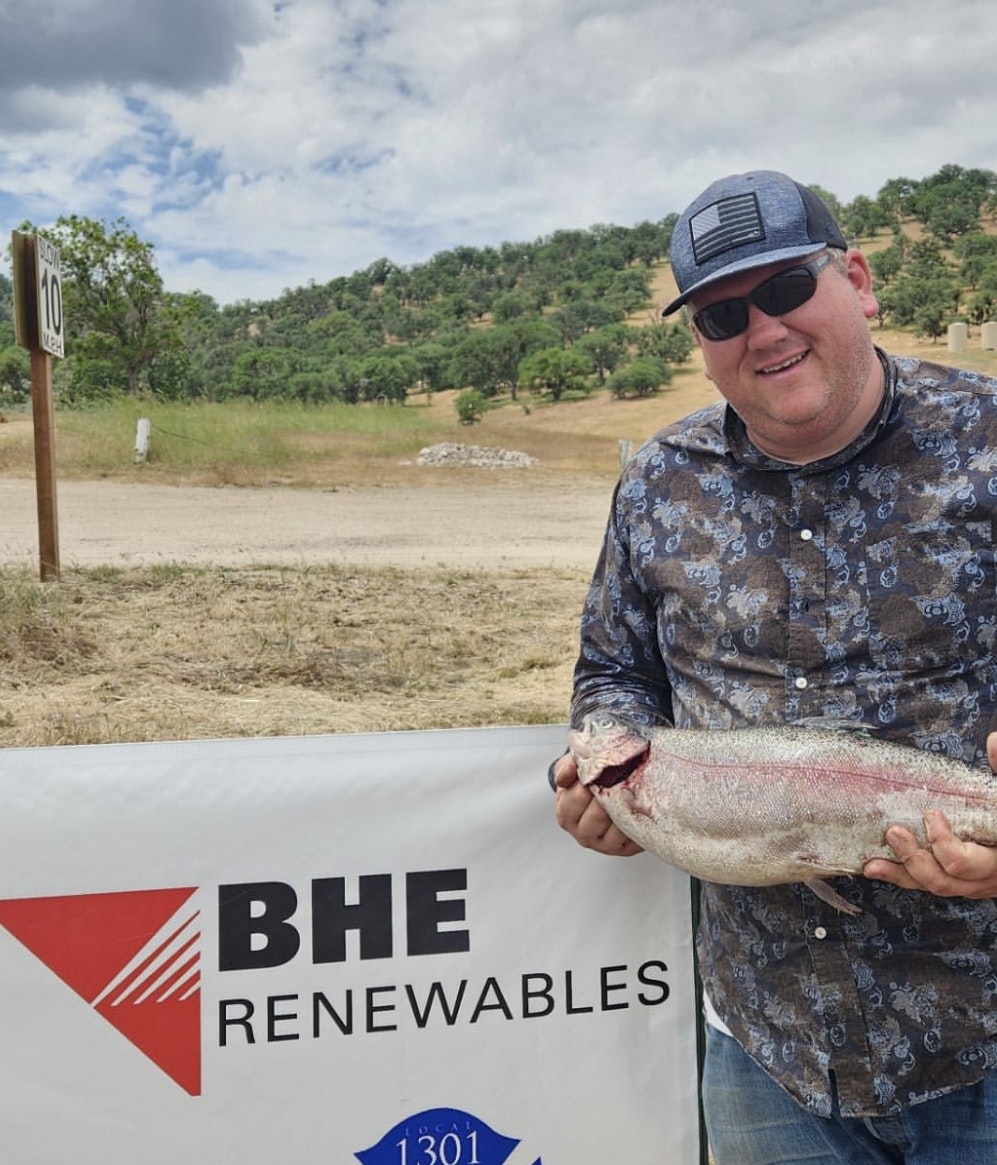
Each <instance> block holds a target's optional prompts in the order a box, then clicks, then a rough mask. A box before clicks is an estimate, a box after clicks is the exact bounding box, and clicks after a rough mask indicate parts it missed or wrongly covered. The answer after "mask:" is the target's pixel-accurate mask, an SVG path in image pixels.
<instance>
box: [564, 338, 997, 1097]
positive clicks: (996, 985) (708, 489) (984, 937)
mask: <svg viewBox="0 0 997 1165" xmlns="http://www.w3.org/2000/svg"><path fill="white" fill-rule="evenodd" d="M880 359H881V361H882V362H883V367H884V371H885V374H886V392H885V395H884V401H883V406H882V409H881V412H880V415H879V416H878V417H876V418H875V420H874V421H873V422H872V423H871V424H870V425H869V426H868V427H867V429H866V431H865V432H864V433H863V434H862V435H861V436H860V437H859V438H858V439H857V440H856V441H855V442H854V443H853V444H852V445H851V446H850V447H849V448H847V449H846V450H843V451H842V452H841V453H839V454H837V455H836V456H834V457H831V458H828V459H827V460H825V461H821V462H816V463H813V464H809V465H805V466H793V465H788V464H785V463H783V462H778V461H773V460H771V459H770V458H768V457H766V456H764V455H763V454H761V453H760V452H759V451H758V450H757V449H755V448H754V447H753V446H752V444H751V443H750V441H749V440H748V439H747V438H746V436H745V433H744V429H743V426H742V425H741V423H740V421H739V419H738V418H737V417H736V415H735V414H734V413H733V412H732V410H730V409H729V408H727V407H725V405H724V404H723V403H719V404H717V405H716V406H713V407H710V408H707V409H704V410H702V411H701V412H699V413H696V414H695V415H694V416H692V417H690V418H687V419H686V420H685V421H682V422H680V423H678V424H675V425H672V426H670V427H668V428H666V429H663V430H662V431H661V432H660V433H658V434H657V435H656V436H655V437H654V438H652V439H651V440H650V441H649V442H648V443H647V444H646V445H644V446H643V448H642V449H641V450H640V451H639V453H638V454H637V456H636V457H635V458H634V460H633V461H632V462H631V463H630V465H629V466H628V467H627V468H626V470H625V471H624V473H623V475H622V477H621V480H620V483H619V485H618V487H617V490H616V493H615V496H614V502H613V506H612V511H611V514H610V519H609V524H608V528H607V533H606V539H605V543H604V546H603V549H602V554H601V556H600V559H599V563H598V565H597V567H596V572H595V576H594V579H593V582H592V587H591V589H590V591H589V595H588V598H587V601H586V605H585V610H584V613H583V616H582V623H581V652H580V655H579V659H578V664H577V667H576V673H575V691H574V699H573V703H572V719H573V720H574V721H575V722H576V723H577V722H578V721H579V720H580V719H581V717H582V716H583V715H584V714H585V713H586V712H589V711H593V710H595V709H610V710H614V711H616V712H618V713H619V714H621V715H623V716H626V717H628V718H630V719H632V720H636V721H639V722H644V723H656V722H658V723H673V724H674V725H675V726H676V727H679V728H682V727H697V728H702V727H709V728H729V727H740V726H745V725H764V724H772V723H785V722H793V721H798V720H809V719H814V718H827V719H831V720H837V721H842V720H847V721H852V722H855V723H856V724H859V725H863V726H865V727H866V728H867V729H868V730H870V731H871V732H873V733H875V734H877V735H880V736H882V737H883V738H887V739H891V740H897V741H902V742H905V743H907V744H911V745H914V746H916V747H918V748H922V749H927V750H930V751H933V752H937V753H939V754H941V755H945V756H948V757H955V758H958V759H960V760H963V761H966V762H969V763H973V764H978V765H983V766H986V764H987V761H986V737H987V733H988V732H989V731H990V730H991V729H993V728H997V709H995V706H994V700H995V696H997V658H995V648H997V577H995V561H994V558H995V556H994V540H993V535H994V529H995V527H997V380H992V379H988V378H986V377H982V376H979V375H976V374H973V373H967V372H962V371H956V370H953V369H949V368H943V367H940V366H938V365H935V364H929V363H925V362H920V361H915V360H907V359H895V358H887V357H886V356H885V355H883V354H882V353H880ZM827 795H828V798H829V799H830V798H833V797H834V795H835V794H834V789H833V788H828V790H827ZM833 884H834V886H835V889H837V890H838V891H839V892H840V893H841V894H842V895H843V896H844V897H845V898H847V899H848V900H849V901H851V902H853V903H854V904H855V905H856V906H858V907H860V910H861V912H860V913H859V914H857V915H855V916H854V917H850V916H845V915H841V914H839V913H838V912H836V911H835V910H834V908H833V907H830V906H828V905H826V904H825V903H823V902H822V901H820V900H819V899H818V898H817V897H816V896H815V895H814V894H813V893H811V891H810V890H809V889H807V888H806V887H805V886H804V885H802V884H794V885H788V886H772V887H764V888H753V887H743V886H726V885H716V884H712V883H704V885H703V887H702V899H701V905H702V914H701V923H700V929H699V934H698V936H697V949H698V953H699V960H700V968H701V972H702V975H703V981H704V986H705V990H706V993H707V995H708V997H709V999H710V1001H711V1003H712V1004H713V1006H714V1008H715V1009H716V1011H717V1013H718V1014H719V1016H720V1018H721V1019H722V1020H723V1022H724V1023H725V1024H726V1025H727V1026H728V1027H729V1029H730V1030H731V1032H732V1033H733V1034H734V1036H735V1037H736V1038H737V1039H738V1040H739V1041H740V1042H741V1043H742V1044H743V1045H744V1047H745V1048H746V1049H747V1050H748V1051H749V1053H750V1054H751V1055H752V1056H753V1057H754V1058H755V1059H756V1060H757V1061H758V1062H759V1063H760V1064H761V1065H762V1066H763V1067H764V1068H765V1069H766V1070H767V1071H768V1072H769V1073H770V1074H771V1075H772V1076H773V1077H774V1078H775V1079H776V1080H777V1081H778V1082H779V1083H780V1084H781V1085H783V1086H784V1087H785V1088H786V1089H787V1090H788V1091H789V1092H790V1093H791V1094H792V1095H794V1096H795V1097H796V1098H797V1099H798V1100H799V1101H800V1102H801V1103H802V1104H804V1105H806V1106H807V1107H808V1108H809V1109H811V1110H812V1111H814V1112H816V1113H818V1114H821V1115H828V1114H829V1113H830V1111H831V1105H832V1094H833V1091H834V1090H835V1088H836V1090H837V1094H838V1098H839V1102H840V1105H841V1112H842V1113H843V1114H844V1115H846V1116H863V1115H883V1114H887V1113H895V1112H896V1111H898V1110H899V1109H900V1108H902V1107H904V1106H907V1105H912V1104H916V1103H918V1102H919V1101H923V1100H926V1099H929V1098H931V1097H935V1096H938V1095H940V1094H941V1093H944V1092H946V1091H950V1090H952V1089H954V1088H958V1087H961V1086H964V1085H967V1084H970V1083H972V1082H974V1081H976V1080H978V1079H980V1077H981V1076H982V1075H983V1074H984V1073H985V1072H987V1071H989V1070H991V1069H992V1068H994V1067H997V902H995V901H994V900H992V899H985V900H982V901H970V900H968V899H962V898H937V897H935V896H933V895H930V894H928V893H924V892H918V891H907V890H902V889H900V888H898V887H895V886H892V885H889V884H887V883H883V882H874V881H871V880H869V879H866V878H862V877H856V878H852V879H837V880H835V881H834V883H833Z"/></svg>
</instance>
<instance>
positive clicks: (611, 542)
mask: <svg viewBox="0 0 997 1165" xmlns="http://www.w3.org/2000/svg"><path fill="white" fill-rule="evenodd" d="M628 510H629V506H628V500H627V497H626V495H625V493H624V492H623V489H622V487H621V486H619V485H618V486H617V488H616V491H615V493H614V495H613V505H612V509H611V511H610V517H609V522H608V524H607V527H606V534H605V537H604V539H603V544H602V550H601V552H600V555H599V560H598V562H597V564H596V568H595V572H594V574H593V577H592V582H591V585H590V586H589V590H588V595H587V597H586V600H585V605H584V608H583V610H582V617H581V627H580V649H579V655H578V660H577V663H576V664H575V673H574V687H573V692H572V700H571V722H572V724H574V725H576V726H577V725H578V724H580V722H581V720H582V718H583V717H584V716H585V715H587V714H588V713H591V712H595V711H603V712H605V711H609V712H612V713H613V714H614V715H617V716H620V717H621V718H623V719H627V720H630V721H632V722H634V723H637V724H671V723H672V693H671V685H670V684H669V681H668V676H667V672H666V669H665V664H664V660H663V659H662V656H661V652H660V650H659V647H658V634H657V617H656V614H655V608H654V604H653V602H652V601H651V599H650V597H649V596H648V594H647V591H646V589H645V587H644V586H643V585H642V584H641V580H640V578H639V575H638V572H637V570H635V567H634V562H635V559H638V558H639V557H640V555H639V553H638V554H637V555H635V554H634V553H633V550H632V545H631V529H630V521H629V518H628Z"/></svg>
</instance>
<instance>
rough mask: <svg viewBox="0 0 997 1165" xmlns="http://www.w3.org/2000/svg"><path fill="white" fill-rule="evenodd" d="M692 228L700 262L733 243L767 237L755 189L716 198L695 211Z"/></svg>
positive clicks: (691, 221)
mask: <svg viewBox="0 0 997 1165" xmlns="http://www.w3.org/2000/svg"><path fill="white" fill-rule="evenodd" d="M689 229H690V231H691V232H692V252H693V255H694V256H695V260H696V265H697V266H699V265H700V264H702V263H706V262H708V261H709V260H710V259H712V258H713V257H714V256H715V255H720V254H722V253H723V252H724V251H729V250H730V249H731V248H732V247H740V246H742V245H743V244H744V243H755V242H758V241H759V240H760V239H764V238H765V225H764V223H763V222H762V216H761V212H760V211H759V209H758V199H757V197H756V196H755V195H754V194H753V193H751V194H738V195H735V196H734V197H733V198H723V199H721V200H720V201H719V202H714V203H713V205H712V206H708V207H706V208H705V210H701V211H700V212H699V214H696V215H693V217H692V218H691V219H690V220H689Z"/></svg>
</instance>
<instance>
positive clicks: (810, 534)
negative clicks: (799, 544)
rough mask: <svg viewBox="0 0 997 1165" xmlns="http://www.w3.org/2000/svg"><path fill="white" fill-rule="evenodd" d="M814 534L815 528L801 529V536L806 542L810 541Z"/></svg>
mask: <svg viewBox="0 0 997 1165" xmlns="http://www.w3.org/2000/svg"><path fill="white" fill-rule="evenodd" d="M813 536H814V532H813V530H801V531H800V538H802V540H803V541H804V542H809V541H810V539H811V538H813Z"/></svg>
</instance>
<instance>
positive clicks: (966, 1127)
mask: <svg viewBox="0 0 997 1165" xmlns="http://www.w3.org/2000/svg"><path fill="white" fill-rule="evenodd" d="M835 1108H837V1106H835ZM703 1109H704V1112H705V1116H706V1129H707V1133H708V1135H709V1142H710V1149H711V1150H712V1152H713V1156H714V1158H715V1160H716V1165H997V1072H992V1073H990V1074H989V1075H988V1076H986V1077H984V1079H983V1080H981V1081H980V1083H978V1084H974V1085H972V1086H970V1087H969V1088H960V1089H958V1090H957V1091H955V1092H949V1093H946V1095H945V1096H941V1097H939V1098H938V1099H937V1100H926V1101H925V1102H924V1103H923V1104H917V1105H915V1106H914V1107H913V1108H907V1109H904V1111H903V1112H901V1113H899V1114H898V1115H897V1116H889V1117H871V1118H868V1119H863V1118H861V1117H858V1118H846V1117H842V1116H841V1115H840V1114H839V1113H838V1112H837V1111H835V1113H834V1115H832V1116H831V1117H830V1119H824V1118H823V1117H819V1116H814V1115H813V1114H812V1113H810V1112H808V1111H807V1110H806V1109H805V1108H802V1107H801V1106H800V1105H798V1104H797V1103H796V1101H794V1100H793V1099H792V1098H791V1097H790V1096H789V1094H788V1093H786V1092H784V1091H783V1089H782V1088H780V1087H779V1085H778V1084H776V1083H775V1082H774V1081H773V1080H771V1079H769V1077H768V1076H767V1075H766V1074H765V1073H764V1072H763V1071H762V1069H761V1068H759V1067H758V1065H757V1064H756V1063H755V1062H754V1060H752V1059H751V1057H750V1056H748V1055H747V1053H746V1052H745V1051H744V1050H743V1049H742V1047H741V1045H740V1044H738V1043H737V1041H736V1040H734V1039H732V1038H731V1037H730V1036H728V1035H725V1034H723V1033H722V1032H718V1031H717V1030H716V1029H715V1028H711V1027H709V1026H708V1027H707V1029H706V1056H705V1059H704V1062H703Z"/></svg>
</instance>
